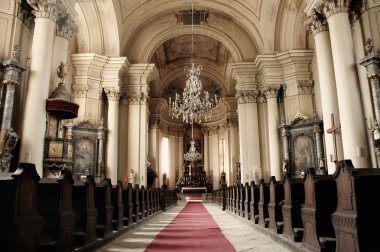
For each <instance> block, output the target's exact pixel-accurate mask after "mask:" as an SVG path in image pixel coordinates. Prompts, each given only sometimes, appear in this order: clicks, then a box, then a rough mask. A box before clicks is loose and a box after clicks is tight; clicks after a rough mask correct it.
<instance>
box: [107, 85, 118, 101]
mask: <svg viewBox="0 0 380 252" xmlns="http://www.w3.org/2000/svg"><path fill="white" fill-rule="evenodd" d="M104 92H105V93H106V95H107V98H108V101H119V99H120V95H121V93H120V91H119V89H118V88H115V87H105V88H104Z"/></svg>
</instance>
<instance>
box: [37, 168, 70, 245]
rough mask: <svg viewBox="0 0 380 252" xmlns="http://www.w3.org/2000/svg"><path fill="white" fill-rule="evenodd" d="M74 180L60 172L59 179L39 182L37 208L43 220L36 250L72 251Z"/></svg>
mask: <svg viewBox="0 0 380 252" xmlns="http://www.w3.org/2000/svg"><path fill="white" fill-rule="evenodd" d="M73 184H74V181H73V178H72V174H71V172H70V171H67V170H63V171H62V172H61V175H60V176H59V178H58V179H55V178H43V179H41V180H40V182H39V183H38V190H37V206H38V211H39V213H40V214H41V215H42V216H43V217H44V219H45V221H44V224H43V230H42V233H41V237H40V242H39V251H47V252H48V251H72V250H73V249H74V247H75V245H74V228H75V219H76V214H75V212H74V210H73V203H72V195H73V192H72V191H73Z"/></svg>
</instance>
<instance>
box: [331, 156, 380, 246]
mask: <svg viewBox="0 0 380 252" xmlns="http://www.w3.org/2000/svg"><path fill="white" fill-rule="evenodd" d="M333 176H334V179H335V181H336V185H337V196H338V204H337V208H336V211H335V212H334V213H333V214H332V222H333V225H334V229H335V234H336V251H342V252H343V251H345V252H359V251H368V252H375V251H379V248H380V240H379V238H380V236H379V227H380V216H379V214H380V204H379V203H378V202H377V201H378V196H377V195H376V194H377V193H378V192H379V185H380V169H374V168H366V169H355V168H354V167H353V165H352V162H351V160H343V161H340V162H339V163H338V164H337V169H336V171H335V173H334V175H333Z"/></svg>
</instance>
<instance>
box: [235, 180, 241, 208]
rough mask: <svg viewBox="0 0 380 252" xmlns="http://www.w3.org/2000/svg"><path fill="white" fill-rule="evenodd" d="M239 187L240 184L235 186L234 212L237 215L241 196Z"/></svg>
mask: <svg viewBox="0 0 380 252" xmlns="http://www.w3.org/2000/svg"><path fill="white" fill-rule="evenodd" d="M240 187H241V185H240V184H239V185H237V186H236V208H235V214H237V215H239V213H240V198H241V194H240Z"/></svg>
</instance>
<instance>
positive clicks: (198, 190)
mask: <svg viewBox="0 0 380 252" xmlns="http://www.w3.org/2000/svg"><path fill="white" fill-rule="evenodd" d="M181 193H207V187H205V186H202V187H182V188H181Z"/></svg>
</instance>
